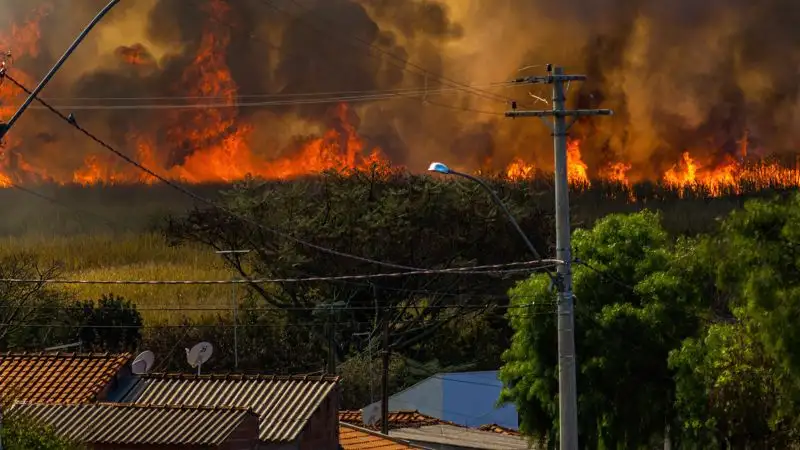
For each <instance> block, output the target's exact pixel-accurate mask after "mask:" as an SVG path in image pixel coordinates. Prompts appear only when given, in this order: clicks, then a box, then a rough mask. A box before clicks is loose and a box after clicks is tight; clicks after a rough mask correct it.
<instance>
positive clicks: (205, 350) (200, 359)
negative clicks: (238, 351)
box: [186, 342, 214, 375]
mask: <svg viewBox="0 0 800 450" xmlns="http://www.w3.org/2000/svg"><path fill="white" fill-rule="evenodd" d="M212 353H214V346H213V345H211V344H210V343H209V342H200V343H199V344H196V345H195V346H194V347H192V349H191V350H190V349H188V348H187V349H186V360H187V361H188V362H189V365H190V366H192V367H197V375H200V366H202V365H203V364H205V362H206V361H208V359H209V358H211V354H212Z"/></svg>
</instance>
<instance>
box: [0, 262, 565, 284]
mask: <svg viewBox="0 0 800 450" xmlns="http://www.w3.org/2000/svg"><path fill="white" fill-rule="evenodd" d="M558 263H559V261H557V260H554V259H542V260H538V261H525V262H518V263H507V264H493V265H486V266H473V267H455V268H450V269H427V270H413V271H406V272H392V273H373V274H361V275H339V276H332V277H305V278H253V279H238V280H231V279H228V280H76V279H71V280H69V279H23V278H0V283H27V284H31V283H32V284H119V285H123V284H137V285H198V284H201V285H209V284H213V285H225V284H267V283H303V282H317V281H342V280H368V279H373V278H399V277H407V276H415V275H442V274H465V275H495V274H507V273H520V272H531V271H535V270H537V269H543V268H549V267H553V266H555V265H556V264H558ZM536 264H546V265H543V266H539V267H527V268H521V269H506V268H507V267H519V266H534V265H536Z"/></svg>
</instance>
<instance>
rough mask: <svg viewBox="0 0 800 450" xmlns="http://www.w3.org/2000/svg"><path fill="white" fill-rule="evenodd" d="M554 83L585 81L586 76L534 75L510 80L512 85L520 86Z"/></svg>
mask: <svg viewBox="0 0 800 450" xmlns="http://www.w3.org/2000/svg"><path fill="white" fill-rule="evenodd" d="M556 81H558V82H564V81H586V75H536V76H532V77H523V78H517V79H514V80H511V82H512V83H521V84H553V83H555V82H556Z"/></svg>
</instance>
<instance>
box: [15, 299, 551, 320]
mask: <svg viewBox="0 0 800 450" xmlns="http://www.w3.org/2000/svg"><path fill="white" fill-rule="evenodd" d="M532 297H535V296H532ZM478 298H481V297H480V296H478ZM515 298H517V299H518V298H519V297H515ZM540 305H546V306H555V305H556V302H555V301H551V302H537V303H531V304H523V305H493V304H480V305H478V304H473V305H455V304H446V305H428V306H420V307H419V309H426V310H448V309H454V308H458V309H467V310H469V309H477V310H481V309H488V308H492V309H501V310H511V309H529V308H531V307H532V306H540ZM405 308H409V307H407V306H405V305H387V304H385V303H384V304H382V305H381V309H383V310H394V309H405ZM415 308H416V307H414V306H412V307H410V309H415ZM50 309H52V308H51V307H46V306H43V307H39V306H31V307H28V308H26V307H19V306H6V305H3V306H0V311H2V310H25V311H46V310H50ZM84 309H85V308H84V307H83V306H65V307H58V310H59V311H83V310H84ZM92 309H93V310H94V311H118V310H119V308H114V307H102V306H98V307H94V308H92ZM124 309H129V310H131V311H132V310H134V309H135V310H136V311H138V312H216V311H230V310H231V306H230V305H220V306H213V307H212V306H209V307H189V308H165V307H161V308H147V307H145V308H139V307H136V308H124ZM374 309H375V307H374V306H372V305H369V306H338V307H329V306H324V305H321V306H286V307H278V306H273V307H257V308H238V311H240V312H264V313H266V312H274V313H280V312H287V311H293V312H306V311H320V312H325V313H328V312H343V311H344V312H346V311H373V310H374ZM369 323H372V322H369Z"/></svg>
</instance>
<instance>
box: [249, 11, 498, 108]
mask: <svg viewBox="0 0 800 450" xmlns="http://www.w3.org/2000/svg"><path fill="white" fill-rule="evenodd" d="M289 1H291V2H292V3H294V4H295V5H296V6H297V7H299V8H300V9H301V10H303V11H304V12H308V10H307V9H305V7H303V6H302V5H300V4H299V3H297V2H296V1H295V0H289ZM261 3H263V4H264V5H265V6H267V7H269V8H272V9H273V10H275V11H278V12H280V13H283V14H285V15H287V16H289V17H290V18H292V19H294V20H297V21H304V22H306V23H307V24H308V25H309V27H310V28H312V29H314V30H316V31H319V32H322V33H326V34H328V35H330V36H333V37H338V38H343V39H344V40H347V37H346V36H345V37H342V36H339V35H338V34H337V33H335V32H326V30H324V29H321V28H318V27H315V26H314V25H313V24H311V23H310V21H308V20H304V19H303V18H301V17H298V16H295V15H294V14H292V13H290V12H288V11H285V10H283V9H281V8H279V7H277V6H276V5H275V4H274V3H273V2H272V0H261ZM350 38H352V40H354V41H356V42H358V43H361V44H363V45H366V46H367V47H369V48H370V49H372V50H375V51H377V52H378V53H381V54H383V55H385V56H387V57H389V58H392V59H395V60H398V61H399V62H401V63H402V65H401V66H398V65H394V66H395V67H397V68H399V69H401V70H403V71H406V72H410V73H412V74H414V75H425V76H428V75H431V76H433V77H434V78H437V79H439V80H442V81H446V82H448V83H450V84H451V85H455V86H458V87H460V88H462V90H464V91H465V92H467V93H469V94H473V95H476V96H478V97H483V98H486V99H489V100H493V101H499V102H501V103H508V102H510V101H511V99H509V98H506V97H502V96H498V95H495V94H492V93H491V92H485V91H481V90H479V89H473V88H470V87H469V86H468V85H465V84H462V83H459V82H458V81H454V80H451V79H449V78H447V77H445V76H444V75H438V74H435V73H433V72H430V71H429V70H427V69H425V68H424V67H421V66H419V65H417V64H414V63H413V62H411V61H408V60H406V59H403V58H401V57H399V56H397V55H395V54H393V53H391V52H388V51H386V50H383V49H382V48H380V47H377V46H375V45H373V44H372V43H370V42H367V41H365V40H363V39H361V38H359V37H357V36H352V35H350ZM370 55H371V54H370ZM406 66H411V67H413V68H415V69H417V70H419V71H421V72H422V74H418V73H414V72H411V71H410V70H409V69H408V68H407V67H406Z"/></svg>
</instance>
